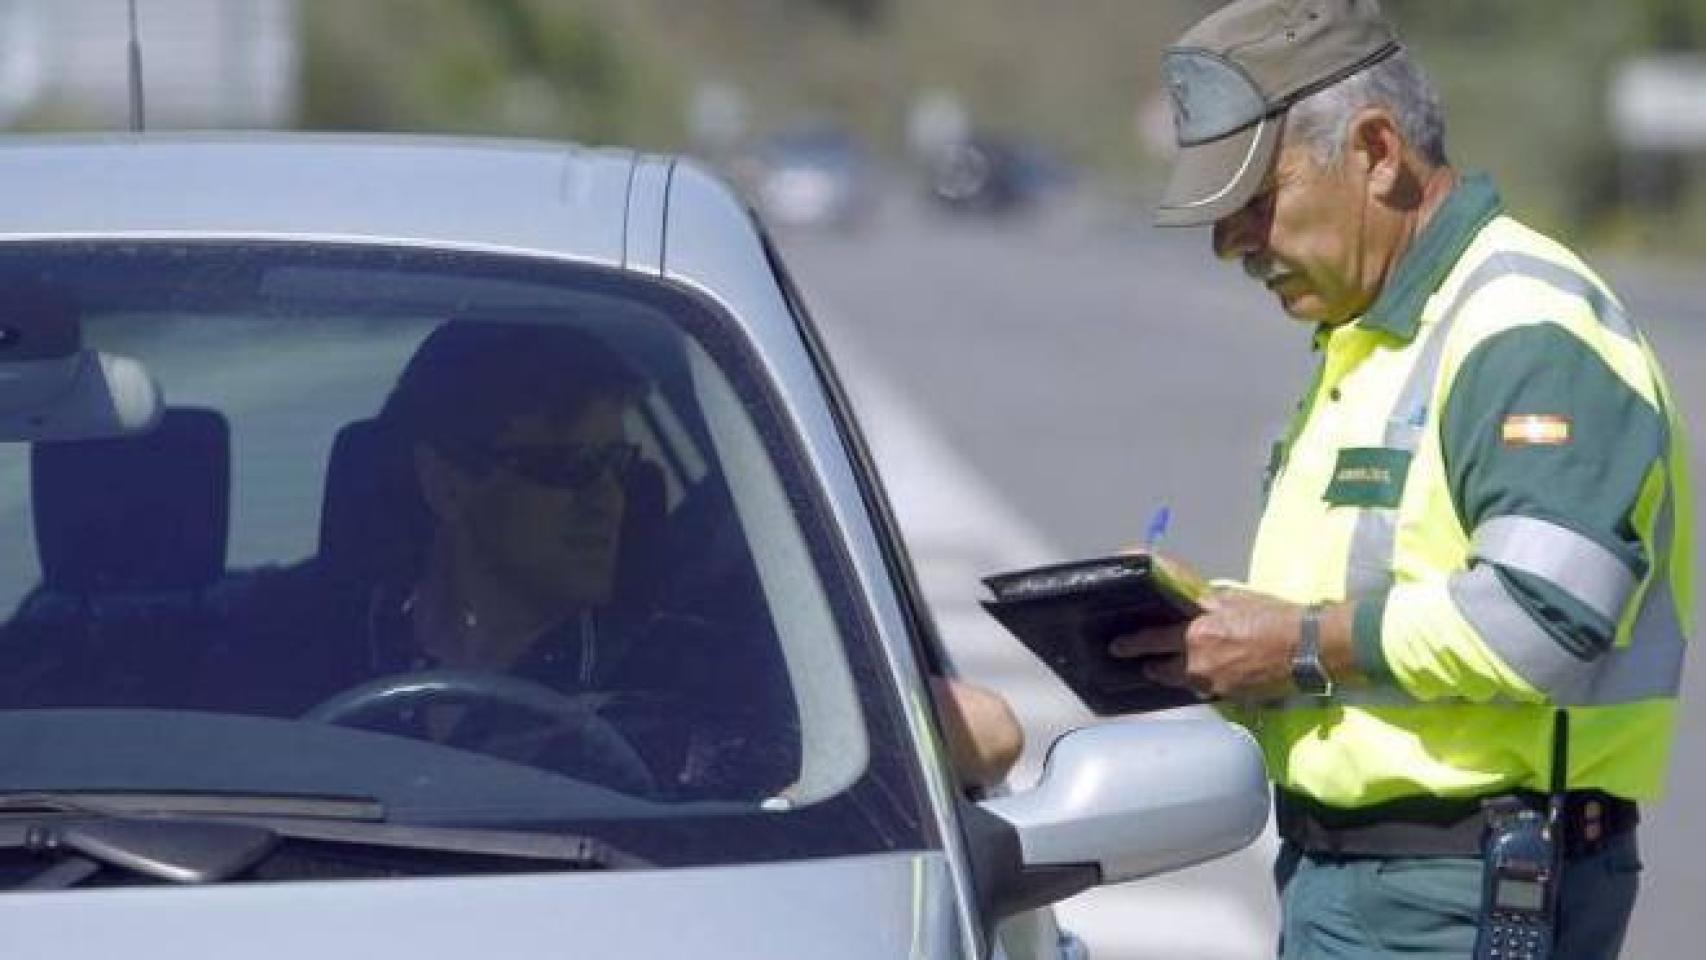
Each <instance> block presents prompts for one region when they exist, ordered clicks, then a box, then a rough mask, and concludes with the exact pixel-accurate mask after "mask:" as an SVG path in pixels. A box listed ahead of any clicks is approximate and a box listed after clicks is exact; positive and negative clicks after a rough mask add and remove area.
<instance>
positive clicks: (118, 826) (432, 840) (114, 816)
mask: <svg viewBox="0 0 1706 960" xmlns="http://www.w3.org/2000/svg"><path fill="white" fill-rule="evenodd" d="M215 801H217V802H215ZM183 807H189V808H191V810H193V812H191V810H182V809H181V808H183ZM377 808H378V805H377V804H376V803H374V802H372V801H352V800H330V799H328V800H321V799H316V798H296V797H284V798H280V797H267V796H259V797H244V796H239V795H218V796H209V795H203V794H181V795H180V794H123V793H81V792H77V793H16V794H4V795H0V851H4V850H28V851H33V852H38V853H48V854H58V855H60V856H61V859H60V860H59V861H58V862H56V863H55V864H54V865H53V866H52V867H50V868H48V869H47V870H45V871H43V872H42V873H40V874H37V875H36V876H34V877H32V878H30V880H28V881H26V882H25V883H24V884H23V885H22V886H24V887H26V888H36V889H43V888H47V889H58V888H62V887H68V886H75V885H76V884H78V883H81V882H83V881H84V880H87V879H88V878H89V877H91V876H93V875H94V874H95V873H97V872H99V871H100V869H101V868H102V867H103V866H112V867H118V868H120V869H123V870H127V871H130V872H132V873H135V874H138V875H141V876H146V877H152V878H155V879H160V880H166V881H169V882H173V883H218V882H220V881H223V880H229V879H231V878H232V877H235V876H237V875H239V874H241V873H243V872H244V871H245V870H248V869H249V868H250V867H253V866H255V865H256V864H258V863H260V862H261V861H262V860H264V859H266V858H267V856H269V855H270V854H271V853H273V852H274V851H275V850H276V849H277V847H278V846H279V845H280V844H281V843H282V842H284V841H304V842H309V843H322V844H328V845H348V846H361V847H367V848H377V849H384V850H410V851H419V852H423V853H426V852H430V853H437V854H452V855H464V856H481V857H500V858H510V859H517V860H528V861H533V862H536V863H548V864H554V865H558V866H564V867H568V868H571V869H580V870H589V869H591V870H604V869H621V870H632V869H643V868H647V867H650V866H652V864H651V863H650V862H649V861H646V860H643V859H641V858H639V857H636V856H634V855H632V854H629V853H626V852H624V851H621V850H618V849H616V848H614V847H612V846H610V845H609V844H607V843H605V842H603V841H601V840H597V839H595V838H592V837H586V836H577V835H571V834H558V833H532V832H527V833H524V832H518V831H513V830H487V829H472V828H461V827H438V826H415V825H408V824H389V823H380V822H375V820H374V819H373V814H374V811H375V810H376V809H377ZM281 810H283V811H288V813H284V814H280V813H279V811H281ZM251 811H257V812H251ZM258 811H265V812H258ZM310 811H315V812H310Z"/></svg>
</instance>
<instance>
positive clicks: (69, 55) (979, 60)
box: [0, 0, 1706, 258]
mask: <svg viewBox="0 0 1706 960" xmlns="http://www.w3.org/2000/svg"><path fill="white" fill-rule="evenodd" d="M1219 2H1220V0H1053V2H1051V0H141V2H140V4H139V6H140V9H141V10H142V13H143V34H144V38H145V40H146V41H147V45H148V48H149V52H148V54H147V55H146V56H147V57H148V58H149V59H148V63H149V64H150V67H149V69H148V75H149V83H150V86H151V100H150V114H151V118H155V117H157V118H158V119H159V121H160V124H161V125H162V126H170V125H179V126H215V127H219V126H255V125H259V126H290V125H295V126H300V127H305V128H311V129H332V130H391V131H423V132H453V133H489V134H504V135H524V136H539V137H548V138H564V139H571V140H577V141H582V142H588V143H621V144H628V145H634V146H638V147H641V148H645V149H658V150H688V151H696V152H700V153H705V154H715V153H717V152H718V151H723V150H728V151H733V150H736V149H738V148H739V147H740V146H741V145H743V144H751V143H754V142H757V141H760V140H762V139H763V138H764V137H766V136H768V135H771V134H774V133H777V132H779V131H784V130H789V129H799V128H801V127H802V126H803V125H805V124H808V123H810V124H815V125H816V126H817V127H819V128H829V129H833V130H835V131H837V133H838V135H841V136H844V138H845V139H848V140H851V141H853V142H856V143H858V144H861V145H863V146H864V147H866V148H868V149H869V151H870V152H871V154H872V155H874V156H875V157H877V158H879V159H880V160H883V161H886V163H887V165H888V169H889V170H891V171H894V172H901V171H905V170H906V168H905V167H904V166H903V163H904V162H905V161H907V160H908V159H910V158H911V157H912V156H915V155H916V147H917V143H916V140H917V136H916V134H917V129H918V120H919V117H920V116H921V115H922V114H924V113H926V112H927V111H925V110H923V109H921V105H924V104H934V105H935V106H936V107H937V108H940V107H942V105H943V104H944V103H946V104H950V105H952V107H953V111H952V112H953V113H955V114H956V115H957V116H958V117H960V118H961V119H962V120H963V123H964V125H965V126H966V127H968V128H969V129H970V130H971V131H974V132H979V133H983V134H988V135H990V136H995V137H1001V138H1006V139H1007V140H1008V141H1009V142H1013V143H1021V144H1024V145H1026V146H1028V147H1031V148H1034V149H1035V150H1036V151H1037V152H1038V153H1042V154H1046V155H1047V156H1048V157H1050V158H1052V159H1053V160H1055V161H1057V162H1058V166H1059V167H1061V168H1065V169H1068V170H1071V171H1076V172H1077V173H1078V174H1079V176H1078V177H1077V182H1079V183H1092V184H1096V185H1098V186H1101V187H1103V188H1104V190H1103V191H1102V192H1101V193H1098V194H1096V196H1098V197H1102V198H1112V199H1113V200H1114V201H1125V202H1128V203H1130V204H1131V207H1132V209H1131V211H1130V216H1131V217H1132V218H1134V219H1142V218H1143V212H1142V210H1141V209H1140V208H1141V206H1142V205H1144V204H1145V203H1146V202H1147V201H1148V199H1149V198H1150V197H1152V196H1153V195H1154V192H1155V191H1156V189H1157V186H1158V184H1157V180H1158V178H1159V177H1160V176H1161V172H1162V171H1163V170H1164V168H1165V152H1166V149H1167V145H1168V141H1169V139H1170V132H1169V129H1168V121H1167V116H1166V110H1165V108H1164V106H1163V102H1162V100H1161V98H1159V97H1158V96H1157V90H1156V86H1157V79H1158V78H1157V68H1158V61H1159V58H1160V54H1161V51H1162V50H1163V48H1164V47H1165V46H1166V45H1167V44H1168V42H1170V41H1171V40H1172V39H1173V38H1175V37H1176V36H1177V35H1178V34H1179V33H1181V32H1182V31H1183V30H1185V29H1186V28H1187V27H1188V26H1189V25H1190V24H1191V23H1193V22H1195V21H1196V20H1197V19H1198V18H1200V17H1202V16H1203V15H1205V14H1207V13H1208V12H1210V11H1212V10H1214V9H1215V8H1216V7H1217V6H1218V5H1219ZM1384 5H1385V7H1386V10H1387V12H1388V14H1389V15H1390V16H1391V17H1392V18H1393V19H1394V20H1395V21H1396V22H1397V23H1398V25H1399V28H1400V31H1401V33H1402V34H1403V35H1404V36H1405V38H1406V39H1407V40H1408V41H1409V43H1410V45H1411V47H1412V49H1413V51H1414V52H1415V54H1416V55H1417V56H1418V58H1419V59H1420V60H1421V62H1422V63H1423V64H1424V65H1425V66H1426V67H1427V68H1428V69H1429V71H1430V72H1431V73H1432V75H1433V76H1434V78H1435V80H1436V82H1437V83H1438V84H1439V86H1440V88H1441V92H1442V94H1443V96H1444V99H1445V103H1446V109H1447V116H1448V127H1449V129H1448V139H1449V142H1450V150H1451V153H1452V156H1453V159H1454V160H1455V161H1456V163H1457V164H1458V165H1459V166H1461V167H1466V168H1477V169H1486V170H1489V171H1491V172H1492V173H1493V174H1494V175H1495V177H1496V178H1497V179H1498V181H1499V183H1500V184H1501V186H1502V187H1503V189H1504V191H1505V193H1506V196H1507V198H1508V199H1509V200H1510V201H1511V204H1512V206H1513V207H1515V208H1516V209H1517V210H1518V211H1519V212H1521V214H1522V215H1523V216H1525V217H1526V218H1527V219H1529V220H1530V221H1532V222H1534V223H1535V224H1536V225H1537V226H1540V227H1542V228H1545V229H1549V230H1553V231H1557V232H1560V233H1563V234H1565V235H1567V236H1569V237H1571V238H1572V239H1574V240H1577V241H1586V242H1588V243H1590V244H1592V245H1596V246H1599V247H1602V248H1604V247H1610V248H1614V249H1622V250H1628V251H1633V252H1641V253H1649V252H1657V253H1672V254H1681V255H1684V256H1692V257H1695V258H1698V256H1699V255H1700V254H1701V253H1702V252H1706V0H1497V2H1494V3H1489V2H1486V0H1385V4H1384ZM124 6H125V5H124V4H123V3H122V2H120V0H0V122H4V123H5V124H7V125H10V126H12V127H14V128H17V129H68V128H79V127H81V128H96V129H112V128H113V126H115V125H120V124H122V123H123V122H124V121H123V106H122V105H123V103H124V96H123V87H122V78H123V76H124V68H123V49H124V35H123V26H122V25H123V22H124V17H123V14H124ZM1655 57H1671V58H1674V59H1672V60H1671V61H1669V64H1670V65H1671V66H1672V67H1675V66H1677V65H1680V68H1679V69H1678V70H1676V71H1673V72H1676V73H1680V74H1681V75H1683V76H1684V77H1687V76H1690V75H1691V76H1692V77H1693V80H1692V81H1687V82H1684V83H1683V84H1682V85H1681V86H1680V87H1678V86H1676V85H1674V84H1673V89H1672V94H1671V95H1672V96H1678V95H1680V96H1682V97H1683V100H1682V102H1681V103H1680V105H1677V104H1670V105H1666V106H1664V107H1663V108H1662V109H1660V110H1659V111H1658V115H1659V116H1660V117H1661V118H1664V117H1669V116H1674V115H1678V114H1688V115H1691V116H1692V117H1693V120H1692V128H1693V129H1694V130H1695V131H1696V133H1695V134H1694V137H1695V140H1694V142H1693V143H1692V144H1691V145H1688V146H1687V147H1686V149H1679V148H1676V146H1675V145H1673V146H1672V147H1667V148H1663V149H1633V148H1631V146H1630V143H1629V138H1628V137H1627V136H1623V137H1620V136H1618V130H1619V129H1620V128H1619V127H1618V125H1617V123H1616V120H1617V114H1616V112H1615V111H1614V110H1613V108H1612V101H1613V91H1614V90H1616V89H1618V82H1619V78H1620V77H1621V76H1623V75H1624V73H1625V71H1626V69H1627V67H1628V66H1629V64H1630V63H1632V62H1634V61H1635V60H1637V59H1639V58H1646V59H1647V60H1649V61H1650V60H1651V59H1652V58H1655ZM103 58H104V59H103ZM1690 58H1692V59H1690ZM1667 69H1668V68H1667ZM56 70H57V71H58V72H59V73H60V74H63V75H64V76H63V77H61V78H60V79H58V80H55V79H53V76H52V75H53V74H54V73H55V71H56ZM32 78H33V82H26V81H29V80H31V79H32ZM169 83H171V84H176V86H175V87H171V88H170V89H169V88H168V84H169ZM1690 83H1692V87H1691V86H1690V85H1689V84H1690ZM1677 90H1682V91H1683V92H1682V93H1681V94H1678V93H1677ZM1689 91H1692V92H1689ZM1690 97H1691V98H1692V99H1691V100H1690ZM1660 99H1662V98H1661V97H1657V96H1655V97H1654V98H1651V100H1650V102H1651V103H1658V102H1659V100H1660ZM245 100H247V101H249V102H252V103H256V104H262V106H259V107H255V108H253V109H248V110H247V112H244V108H241V107H240V106H239V104H240V103H241V102H245ZM174 103H175V104H177V105H178V112H177V113H176V114H175V115H174V114H172V113H170V110H171V109H172V105H173V104H174ZM92 104H94V105H93V106H92ZM156 105H158V107H159V113H156ZM934 116H935V117H936V119H937V120H940V119H941V115H940V110H938V111H937V112H936V114H934ZM712 119H718V120H719V122H720V123H721V124H722V125H723V126H724V127H725V128H726V127H730V126H733V127H738V128H739V129H738V131H737V133H738V134H739V135H738V137H737V136H736V134H735V133H730V132H729V131H728V130H726V129H725V131H724V133H723V134H721V135H719V138H708V136H707V129H706V127H707V123H708V122H709V121H710V120H712ZM1662 122H1663V121H1662V119H1661V121H1660V123H1661V125H1662ZM1680 126H1687V124H1682V125H1680ZM737 140H738V141H739V142H737ZM909 147H910V148H913V149H912V152H911V154H910V155H909ZM716 159H727V157H720V158H716ZM907 172H916V171H915V170H913V171H907ZM1118 209H1120V208H1118V207H1117V205H1110V210H1118ZM1114 215H1120V214H1116V213H1110V216H1114Z"/></svg>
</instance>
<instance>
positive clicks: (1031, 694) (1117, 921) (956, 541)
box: [834, 343, 1275, 960]
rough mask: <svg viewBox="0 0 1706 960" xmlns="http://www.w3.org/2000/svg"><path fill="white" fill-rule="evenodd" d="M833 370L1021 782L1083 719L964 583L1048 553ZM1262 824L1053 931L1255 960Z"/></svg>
mask: <svg viewBox="0 0 1706 960" xmlns="http://www.w3.org/2000/svg"><path fill="white" fill-rule="evenodd" d="M834 349H835V355H836V359H837V365H838V366H839V367H841V369H842V370H844V371H846V372H847V373H848V376H847V381H848V388H849V390H850V391H851V392H852V394H853V402H854V405H855V407H856V410H857V413H858V415H859V419H860V422H861V423H862V424H864V425H865V430H866V432H867V434H868V435H869V437H870V440H871V445H872V447H873V448H874V449H873V455H874V456H875V457H876V460H877V465H878V469H880V470H881V471H882V474H883V479H884V484H885V486H886V487H887V489H888V492H889V495H890V497H892V498H893V500H894V510H895V513H896V516H897V518H898V519H899V521H900V525H901V530H902V532H903V535H904V536H905V537H906V540H907V545H908V548H909V549H910V551H911V553H912V558H913V561H914V563H915V565H916V567H917V570H918V574H919V577H920V579H921V580H922V581H923V587H924V592H925V595H926V598H927V602H928V603H929V604H930V606H931V613H932V616H933V617H934V618H935V620H936V623H937V626H938V628H939V629H940V631H941V634H942V637H943V638H944V641H945V642H946V643H947V645H948V648H949V649H948V653H949V656H950V657H951V659H952V660H953V661H954V664H955V665H956V667H957V668H958V669H959V670H960V672H961V673H963V674H964V675H965V676H966V677H968V678H970V679H974V680H976V681H978V682H980V683H984V684H986V685H988V686H990V687H993V688H995V689H997V690H999V691H1000V692H1001V693H1002V694H1003V695H1004V696H1006V697H1007V698H1008V699H1009V701H1010V702H1011V703H1012V704H1013V707H1014V710H1015V712H1016V713H1018V715H1019V717H1020V719H1021V721H1022V722H1023V723H1024V724H1025V733H1026V744H1025V753H1024V755H1023V757H1022V758H1021V759H1020V762H1019V767H1018V768H1017V769H1016V770H1015V772H1014V775H1013V778H1012V781H1013V783H1014V784H1015V785H1016V786H1020V787H1022V786H1024V785H1026V784H1029V783H1033V782H1035V780H1036V777H1037V775H1038V773H1039V771H1040V769H1041V763H1042V758H1043V755H1044V753H1045V752H1046V751H1047V748H1048V745H1049V744H1050V743H1052V742H1053V741H1054V739H1055V738H1056V737H1057V736H1059V735H1060V734H1061V733H1063V732H1065V731H1066V730H1068V729H1071V728H1072V727H1075V726H1082V725H1084V724H1087V723H1090V722H1093V720H1092V718H1091V717H1090V715H1089V714H1088V713H1087V712H1086V711H1085V710H1084V708H1083V706H1082V705H1080V704H1079V703H1078V701H1077V699H1076V698H1074V697H1073V696H1072V695H1071V693H1069V692H1068V691H1067V690H1066V688H1065V687H1064V686H1063V685H1062V684H1061V683H1060V682H1059V681H1058V680H1056V679H1055V678H1054V676H1053V675H1052V674H1050V673H1049V672H1048V670H1047V668H1045V667H1043V666H1042V664H1041V663H1039V662H1038V661H1037V660H1036V658H1034V657H1032V656H1031V655H1030V654H1029V653H1028V652H1026V651H1025V650H1024V649H1023V648H1022V647H1020V646H1019V645H1018V643H1017V642H1016V641H1014V640H1013V639H1012V638H1011V637H1009V636H1008V635H1007V634H1006V632H1005V631H1003V630H1002V629H1001V628H1000V626H999V625H998V624H996V623H995V622H994V621H993V620H991V619H990V618H989V616H988V615H987V614H985V613H984V612H983V610H982V608H981V607H979V606H978V603H977V598H978V597H979V595H980V594H981V591H982V587H981V585H980V583H979V580H978V578H979V577H980V576H982V575H984V574H987V573H991V572H994V571H996V570H1003V569H1012V568H1015V567H1019V566H1024V565H1027V564H1033V563H1042V562H1046V561H1048V560H1050V559H1057V558H1059V556H1060V554H1059V552H1058V551H1057V550H1053V549H1051V548H1050V547H1049V545H1048V542H1047V540H1046V539H1045V538H1044V537H1043V536H1041V535H1040V534H1039V533H1038V532H1037V531H1035V530H1034V529H1032V528H1031V527H1030V525H1029V524H1028V523H1026V522H1025V521H1024V519H1023V518H1021V517H1019V516H1018V515H1017V514H1016V513H1015V512H1014V511H1013V510H1012V509H1011V508H1010V507H1009V506H1008V505H1007V504H1006V503H1004V502H1003V501H1002V499H1001V498H1000V496H999V495H997V494H996V493H995V491H994V490H993V489H992V488H991V487H990V486H989V485H988V484H987V483H986V482H984V480H983V479H982V478H981V477H980V476H979V475H978V474H977V473H976V472H975V471H974V470H973V469H971V467H970V466H969V465H967V464H966V463H965V462H963V461H962V460H960V459H959V458H958V457H957V456H955V455H954V454H953V453H952V452H951V450H950V449H949V447H948V445H947V444H946V443H944V442H943V441H942V439H941V438H940V437H939V436H938V435H937V434H936V433H935V431H933V430H932V429H931V427H930V426H929V425H928V424H927V423H926V422H925V421H924V420H923V419H922V418H921V417H919V416H918V415H917V414H916V413H915V412H914V411H913V409H912V408H911V407H910V406H909V405H908V404H907V403H906V402H904V401H903V400H902V399H901V398H900V396H899V395H898V394H897V393H896V391H895V390H894V389H893V388H892V387H891V386H890V385H889V384H887V383H886V382H885V381H884V380H883V379H882V378H881V377H880V375H878V374H875V373H874V372H873V371H872V368H871V367H870V365H869V364H868V363H865V362H861V361H862V358H861V357H860V356H859V355H858V354H857V351H856V350H850V349H849V348H848V346H847V345H846V344H845V343H837V344H836V346H835V348H834ZM1273 854H1274V841H1273V838H1272V833H1271V830H1270V832H1269V833H1268V834H1267V835H1265V836H1264V837H1263V838H1262V839H1261V840H1258V841H1257V842H1256V843H1255V844H1253V845H1252V846H1251V847H1250V848H1249V849H1247V850H1245V851H1241V852H1240V853H1238V854H1235V855H1233V856H1231V857H1227V858H1224V859H1222V860H1219V861H1216V862H1214V863H1211V864H1207V865H1204V866H1201V867H1195V868H1192V869H1191V870H1186V871H1181V872H1179V873H1176V874H1171V875H1169V876H1167V877H1162V878H1157V879H1152V880H1144V881H1139V882H1137V883H1132V884H1127V885H1123V886H1119V887H1108V888H1103V889H1100V890H1093V891H1091V892H1089V893H1086V894H1083V895H1081V896H1078V897H1074V898H1073V899H1071V900H1068V901H1066V902H1065V903H1063V904H1061V905H1060V907H1059V909H1058V916H1059V917H1060V921H1061V925H1062V926H1064V927H1065V928H1066V929H1068V930H1072V931H1073V932H1075V933H1077V934H1078V935H1079V936H1080V937H1082V938H1083V939H1084V941H1085V943H1086V945H1087V946H1089V948H1090V951H1091V954H1092V956H1095V957H1097V958H1098V960H1120V958H1132V960H1135V958H1139V957H1168V958H1179V960H1187V958H1188V960H1235V958H1247V957H1258V956H1265V955H1269V954H1271V953H1272V952H1273V945H1274V940H1275V919H1274V907H1273V904H1272V900H1273V894H1272V889H1271V886H1270V881H1269V879H1268V878H1269V867H1268V865H1269V864H1270V863H1271V862H1272V860H1273Z"/></svg>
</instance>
